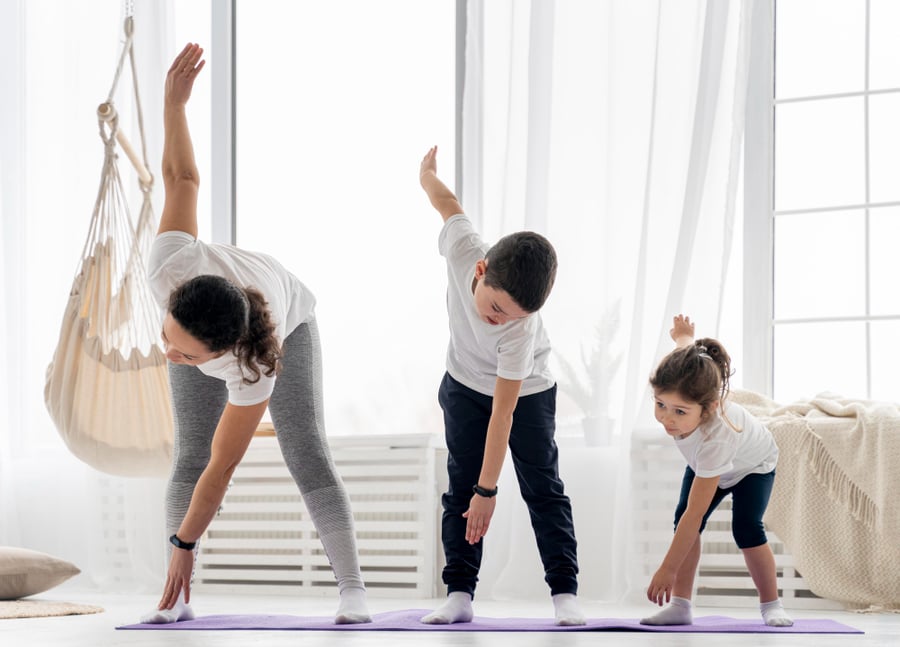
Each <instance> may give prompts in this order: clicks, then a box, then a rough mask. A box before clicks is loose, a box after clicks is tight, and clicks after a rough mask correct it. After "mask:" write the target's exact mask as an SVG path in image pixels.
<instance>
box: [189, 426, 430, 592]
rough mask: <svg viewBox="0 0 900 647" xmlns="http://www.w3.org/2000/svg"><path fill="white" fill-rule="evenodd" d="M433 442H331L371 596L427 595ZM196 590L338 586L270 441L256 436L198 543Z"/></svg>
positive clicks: (396, 439)
mask: <svg viewBox="0 0 900 647" xmlns="http://www.w3.org/2000/svg"><path fill="white" fill-rule="evenodd" d="M430 440H431V437H430V436H426V435H422V436H390V437H383V436H378V437H373V438H366V437H334V438H330V439H329V443H330V446H331V453H332V456H333V458H334V462H335V465H336V467H337V470H338V473H339V474H340V475H341V478H342V479H343V481H344V484H345V486H346V488H347V491H348V494H349V496H350V504H351V508H352V511H353V517H354V520H355V523H356V536H357V543H358V549H359V559H360V568H361V570H362V576H363V579H364V580H365V583H366V588H367V589H368V591H369V594H370V595H378V594H383V595H402V596H404V597H421V598H430V597H433V596H434V595H435V590H436V589H435V587H436V574H437V572H438V561H437V536H438V535H437V531H438V519H439V516H438V514H439V505H440V501H439V497H438V493H437V484H436V481H435V463H434V448H433V447H432V446H431V443H430ZM200 550H201V555H200V559H199V561H198V566H197V572H196V575H195V586H196V588H197V589H198V590H218V591H222V592H238V591H253V592H259V593H282V592H283V593H290V594H301V595H303V594H305V595H317V594H329V595H330V594H333V593H334V592H335V590H336V586H337V585H336V582H335V580H334V575H333V573H332V571H331V567H330V565H329V563H328V559H327V557H326V556H325V552H324V550H323V548H322V544H321V542H320V541H319V538H318V536H317V534H316V531H315V528H314V527H313V524H312V521H311V519H310V517H309V515H308V513H307V511H306V507H305V505H304V504H303V501H302V499H301V497H300V493H299V491H298V489H297V486H296V485H295V484H294V481H293V479H292V478H291V476H290V474H289V473H288V471H287V467H286V466H285V464H284V460H283V458H282V456H281V452H280V450H279V448H278V443H277V441H276V440H275V438H274V437H272V436H259V435H258V436H256V437H255V438H254V439H253V441H252V443H251V444H250V448H249V449H248V451H247V454H246V455H245V457H244V459H243V461H242V462H241V464H240V465H239V466H238V468H237V470H236V471H235V474H234V478H233V484H232V486H231V488H230V489H229V491H228V493H227V494H226V496H225V500H224V502H223V505H222V510H221V511H220V513H219V515H218V516H217V517H216V518H215V519H214V520H213V522H212V523H211V524H210V526H209V529H208V530H207V533H206V534H205V535H204V537H203V539H202V540H201V545H200Z"/></svg>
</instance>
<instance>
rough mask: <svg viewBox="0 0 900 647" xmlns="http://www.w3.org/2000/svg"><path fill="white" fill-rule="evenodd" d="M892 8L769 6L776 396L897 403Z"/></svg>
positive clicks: (897, 146)
mask: <svg viewBox="0 0 900 647" xmlns="http://www.w3.org/2000/svg"><path fill="white" fill-rule="evenodd" d="M898 24H900V4H898V3H896V2H894V1H893V0H778V1H777V2H776V9H775V67H774V71H775V86H774V88H775V108H774V115H775V147H774V223H773V228H772V233H773V236H774V306H773V308H774V309H773V312H774V328H773V346H774V354H773V362H774V371H773V376H774V377H773V387H774V388H773V391H774V397H775V399H776V400H778V401H790V400H793V399H797V398H801V397H810V396H813V395H815V394H817V393H818V392H822V391H830V392H834V393H838V394H841V395H844V396H846V397H861V398H873V399H883V400H897V399H900V377H898V373H897V371H896V368H895V367H896V365H897V363H898V360H900V344H898V343H897V341H896V340H897V339H898V337H900V291H898V290H897V288H896V285H895V281H894V280H893V279H894V277H896V276H897V275H898V270H900V255H898V254H897V252H896V241H897V240H898V239H900V182H898V177H900V125H898V120H897V115H898V114H900V66H898V65H897V62H898V61H900V41H898V40H897V38H896V33H895V32H896V26H897V25H898Z"/></svg>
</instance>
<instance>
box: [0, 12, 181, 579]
mask: <svg viewBox="0 0 900 647" xmlns="http://www.w3.org/2000/svg"><path fill="white" fill-rule="evenodd" d="M126 4H127V5H130V6H131V7H132V8H133V12H134V16H135V33H136V36H135V37H136V42H137V43H138V45H137V51H136V55H137V61H138V66H139V77H140V78H139V79H138V84H139V88H140V91H141V102H142V105H143V107H144V119H145V129H146V132H147V135H148V149H149V153H148V154H149V156H150V164H151V171H152V172H154V173H157V169H158V168H159V154H160V151H161V149H162V143H161V142H162V133H161V129H162V113H161V110H162V85H163V80H164V78H165V70H166V69H167V68H168V62H169V58H170V57H171V56H172V55H173V53H174V51H175V47H174V43H173V42H172V41H173V29H172V25H173V10H172V3H171V2H170V1H165V2H158V1H156V0H134V1H133V2H128V3H123V2H121V1H120V0H89V1H81V2H78V3H71V2H67V1H66V0H39V1H36V2H28V3H25V2H3V3H0V80H2V81H3V87H4V88H6V90H5V94H4V101H3V102H2V103H0V237H2V239H0V240H2V245H0V250H2V254H0V301H2V303H3V304H4V305H3V314H2V317H0V335H2V337H0V338H2V339H3V340H4V343H3V345H2V347H0V360H2V361H0V410H2V411H3V417H2V418H0V544H3V545H15V546H22V547H26V548H31V549H34V550H40V551H44V552H47V553H51V554H53V555H56V556H59V557H62V558H64V559H68V560H69V561H71V562H73V563H74V564H76V565H77V566H78V567H79V568H81V570H82V574H81V575H80V576H78V577H77V578H75V579H74V580H72V581H71V582H70V583H69V585H72V586H82V587H94V586H96V587H102V588H103V589H106V590H109V589H113V588H120V589H121V588H126V589H132V590H134V589H149V588H154V589H155V588H157V587H158V585H159V583H160V582H161V581H162V577H163V575H164V570H163V569H164V550H165V543H164V539H165V537H164V532H165V531H164V521H163V507H162V506H163V498H162V497H163V492H164V487H165V481H164V479H163V478H159V479H125V478H116V477H110V476H107V475H104V474H101V473H99V472H97V471H95V470H93V469H92V468H90V467H88V466H86V465H84V464H82V463H81V462H79V461H78V460H77V459H75V458H74V457H73V456H72V455H71V454H70V453H69V452H68V451H67V450H66V448H65V446H64V444H63V442H62V440H61V439H60V438H59V436H58V434H57V433H56V430H55V429H54V428H53V424H52V422H51V420H50V418H49V415H48V414H47V412H46V409H45V407H44V401H43V385H44V371H45V369H46V367H47V365H48V364H49V363H50V360H51V358H52V356H53V352H54V349H55V347H56V343H57V338H58V334H59V325H60V321H61V316H62V312H63V309H64V307H65V303H66V299H67V296H68V292H69V288H70V286H71V282H72V279H73V278H74V272H75V271H76V266H77V262H78V259H79V258H80V254H81V249H82V246H83V244H84V240H85V238H86V236H87V232H88V225H89V222H90V219H91V212H92V207H93V204H94V199H95V197H96V191H97V187H98V184H99V180H100V171H101V165H102V159H103V158H102V154H103V147H102V144H101V142H100V139H99V136H98V131H97V121H96V108H97V106H98V105H99V104H100V103H101V102H102V101H104V100H105V99H106V96H107V93H108V92H109V88H110V85H111V83H112V79H113V74H114V72H115V67H116V64H117V62H118V57H119V54H120V51H121V49H120V48H121V42H122V39H123V23H124V16H125V9H126ZM130 88H131V79H130V72H129V71H127V70H126V71H125V72H124V73H123V77H122V80H121V81H120V83H119V90H118V92H117V97H116V103H117V108H118V111H119V113H120V115H121V118H122V123H123V127H124V128H126V129H127V130H126V133H127V134H128V136H129V139H130V140H131V142H132V143H133V144H134V145H135V146H136V147H139V146H140V137H139V135H138V131H137V123H136V118H135V116H134V115H135V113H134V110H133V106H132V97H131V94H130ZM119 164H120V171H121V172H122V175H123V178H125V180H126V182H127V183H128V187H129V188H130V189H131V190H132V191H133V192H134V194H133V200H132V202H131V204H132V215H133V216H134V217H137V213H138V207H139V205H140V200H139V191H138V187H137V181H136V179H135V175H134V173H133V172H132V169H131V167H130V165H129V162H128V160H127V158H126V157H125V156H124V155H121V156H120V160H119ZM157 184H158V183H157ZM157 189H158V190H157V191H156V194H155V196H154V205H155V206H156V209H157V215H158V213H159V210H160V209H161V207H162V191H161V187H160V186H157Z"/></svg>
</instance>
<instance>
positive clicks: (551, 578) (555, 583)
mask: <svg viewBox="0 0 900 647" xmlns="http://www.w3.org/2000/svg"><path fill="white" fill-rule="evenodd" d="M438 398H439V401H440V404H441V408H442V409H443V411H444V428H445V435H446V439H447V449H448V450H449V455H448V457H447V473H448V475H449V477H450V487H449V489H448V490H447V492H446V493H445V494H444V496H443V497H442V503H443V506H444V514H443V517H442V523H441V539H442V540H443V544H444V555H445V557H446V559H447V565H446V567H444V573H443V579H444V584H446V585H447V591H448V593H452V592H454V591H466V592H468V593H469V594H470V595H473V596H474V593H475V583H476V582H477V581H478V571H479V569H480V567H481V555H482V547H483V545H484V539H482V540H481V541H479V542H478V543H476V544H475V545H470V544H469V542H467V541H466V520H465V519H464V518H463V516H462V514H463V512H465V511H466V510H468V509H469V501H471V499H472V486H473V485H475V483H476V482H477V481H478V476H479V475H480V473H481V464H482V461H483V460H484V443H485V439H486V438H487V428H488V421H489V420H490V418H491V410H492V404H493V398H492V397H490V396H487V395H483V394H481V393H478V392H477V391H473V390H472V389H470V388H468V387H466V386H464V385H462V384H460V383H459V382H457V381H456V380H454V379H453V378H452V377H450V375H449V374H445V375H444V379H443V381H442V382H441V388H440V391H439V393H438ZM555 431H556V386H553V387H552V388H550V389H548V390H546V391H543V392H541V393H535V394H533V395H527V396H523V397H520V398H519V401H518V403H517V404H516V410H515V413H514V414H513V424H512V430H511V432H510V436H509V450H510V454H511V456H512V460H513V465H514V466H515V470H516V478H517V479H518V482H519V491H520V492H521V493H522V499H523V500H524V501H525V505H526V506H527V507H528V512H529V514H530V516H531V526H532V528H533V529H534V536H535V539H536V540H537V546H538V552H539V553H540V555H541V562H542V563H543V565H544V580H545V581H546V582H547V584H548V585H549V586H550V592H551V594H553V595H555V594H557V593H573V594H574V593H577V591H578V581H577V579H576V575H577V574H578V558H577V550H576V549H577V546H576V542H575V528H574V524H573V522H572V506H571V504H570V502H569V497H568V496H566V494H565V492H564V486H563V482H562V480H561V479H560V478H559V469H558V464H559V452H558V451H557V447H556V441H555V440H554V439H553V436H554V433H555ZM509 495H510V493H509V492H500V494H499V496H509Z"/></svg>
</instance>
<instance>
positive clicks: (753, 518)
mask: <svg viewBox="0 0 900 647" xmlns="http://www.w3.org/2000/svg"><path fill="white" fill-rule="evenodd" d="M693 483H694V470H692V469H691V468H690V467H685V468H684V477H683V478H682V479H681V498H680V499H679V501H678V506H677V507H676V508H675V528H676V529H677V528H678V522H679V521H681V516H682V515H683V514H684V512H685V510H687V502H688V496H689V495H690V493H691V486H692V485H693ZM774 484H775V470H772V471H771V472H769V473H767V474H748V475H747V476H745V477H744V478H742V479H741V480H740V481H738V482H737V483H735V484H734V485H732V486H731V487H729V488H725V489H723V488H716V493H715V494H714V495H713V499H712V501H711V502H710V504H709V508H707V510H706V514H704V515H703V521H702V522H701V523H700V532H703V529H704V528H706V521H707V520H708V519H709V515H711V514H712V513H713V511H714V510H715V509H716V508H717V507H718V506H719V504H720V503H721V502H722V499H724V498H725V497H726V496H728V495H729V494H730V495H731V496H732V504H731V534H732V535H733V536H734V541H735V543H736V544H737V546H738V548H741V549H744V548H755V547H757V546H762V545H763V544H765V543H766V542H767V541H768V539H766V526H765V524H764V523H763V514H765V512H766V508H767V507H768V505H769V496H770V495H771V494H772V486H773V485H774Z"/></svg>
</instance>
